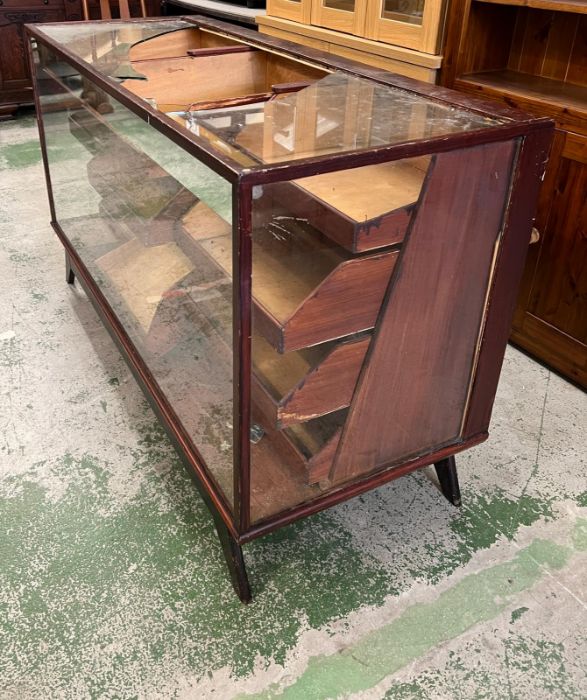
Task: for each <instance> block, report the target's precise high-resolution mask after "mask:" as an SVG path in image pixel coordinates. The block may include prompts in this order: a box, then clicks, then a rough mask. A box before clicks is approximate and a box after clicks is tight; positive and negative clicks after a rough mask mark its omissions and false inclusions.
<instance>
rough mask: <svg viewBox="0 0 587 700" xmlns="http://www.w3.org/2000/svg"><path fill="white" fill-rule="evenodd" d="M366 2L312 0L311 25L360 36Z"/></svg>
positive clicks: (359, 0) (363, 27)
mask: <svg viewBox="0 0 587 700" xmlns="http://www.w3.org/2000/svg"><path fill="white" fill-rule="evenodd" d="M367 3H368V0H313V1H312V24H315V25H317V26H320V27H327V28H328V29H334V30H336V31H339V32H348V33H350V34H355V35H357V36H361V35H363V34H364V32H365V18H366V14H367Z"/></svg>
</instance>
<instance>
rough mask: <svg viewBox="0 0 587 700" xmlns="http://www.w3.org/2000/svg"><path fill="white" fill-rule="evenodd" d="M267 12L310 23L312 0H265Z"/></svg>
mask: <svg viewBox="0 0 587 700" xmlns="http://www.w3.org/2000/svg"><path fill="white" fill-rule="evenodd" d="M267 14H268V15H270V16H271V17H282V18H283V19H290V20H292V21H293V22H303V23H304V24H310V20H311V15H312V0H267Z"/></svg>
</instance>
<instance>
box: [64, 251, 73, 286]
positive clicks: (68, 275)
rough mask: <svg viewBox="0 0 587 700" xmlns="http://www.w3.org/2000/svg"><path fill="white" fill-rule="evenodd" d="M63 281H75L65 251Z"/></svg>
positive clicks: (68, 282)
mask: <svg viewBox="0 0 587 700" xmlns="http://www.w3.org/2000/svg"><path fill="white" fill-rule="evenodd" d="M65 281H66V282H67V284H73V283H74V282H75V272H74V271H73V268H72V267H71V260H70V259H69V255H68V254H67V253H65Z"/></svg>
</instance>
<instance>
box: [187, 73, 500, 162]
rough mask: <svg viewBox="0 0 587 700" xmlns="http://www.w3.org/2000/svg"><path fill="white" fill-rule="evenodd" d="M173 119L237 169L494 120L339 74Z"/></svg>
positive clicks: (451, 130) (437, 133)
mask: <svg viewBox="0 0 587 700" xmlns="http://www.w3.org/2000/svg"><path fill="white" fill-rule="evenodd" d="M178 120H179V121H180V123H181V121H183V123H184V124H186V125H188V127H189V128H191V129H192V130H194V131H195V132H196V133H198V134H199V135H200V136H201V137H203V138H206V139H207V140H208V141H210V143H212V144H213V145H214V147H215V148H216V149H217V150H219V151H221V152H223V153H229V154H230V155H231V157H232V158H233V159H234V160H237V161H239V162H241V163H243V164H250V163H278V162H285V161H290V160H292V159H297V158H307V157H312V156H324V155H328V154H332V153H341V152H344V151H355V150H360V149H365V148H372V147H376V146H386V145H389V144H393V143H399V142H403V141H413V140H421V139H428V138H433V137H436V136H444V135H448V134H451V133H455V132H460V131H467V130H473V129H479V128H484V127H488V126H493V125H495V124H498V123H499V122H498V121H497V120H495V119H491V118H488V117H484V116H483V115H480V114H473V113H471V112H467V111H465V110H462V109H458V108H455V107H452V106H450V105H446V104H443V103H440V102H435V101H433V100H428V99H426V98H423V97H420V96H419V95H416V94H415V93H411V92H407V91H405V90H400V89H399V88H393V87H388V86H385V85H376V84H374V83H372V82H368V81H366V80H363V79H361V78H357V77H354V76H351V75H346V74H343V73H333V74H331V75H329V76H327V77H325V78H322V79H321V80H318V81H317V82H314V83H313V84H311V85H310V86H309V87H306V88H304V89H302V90H300V91H298V92H295V93H290V94H286V95H284V96H282V97H280V99H274V100H270V101H262V102H256V103H253V104H248V105H246V106H243V107H231V108H229V109H222V108H218V109H216V110H208V111H202V112H197V113H193V114H191V115H190V116H188V117H187V118H185V117H184V118H183V120H182V118H181V117H179V119H178ZM243 159H245V160H244V161H243Z"/></svg>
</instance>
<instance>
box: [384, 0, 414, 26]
mask: <svg viewBox="0 0 587 700" xmlns="http://www.w3.org/2000/svg"><path fill="white" fill-rule="evenodd" d="M424 2H425V0H383V7H382V10H381V17H382V18H383V19H391V20H394V21H396V22H408V23H409V24H422V15H423V14H424Z"/></svg>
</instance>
